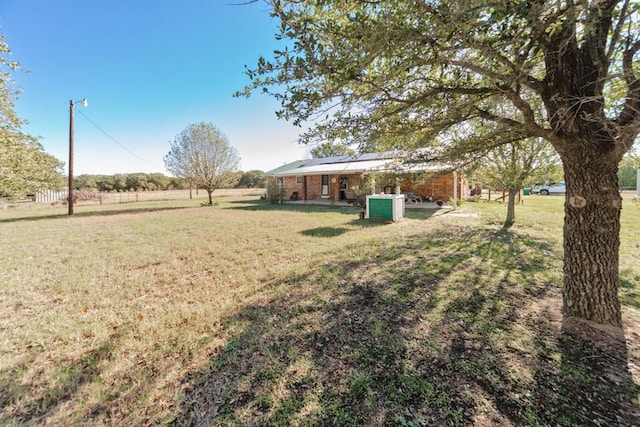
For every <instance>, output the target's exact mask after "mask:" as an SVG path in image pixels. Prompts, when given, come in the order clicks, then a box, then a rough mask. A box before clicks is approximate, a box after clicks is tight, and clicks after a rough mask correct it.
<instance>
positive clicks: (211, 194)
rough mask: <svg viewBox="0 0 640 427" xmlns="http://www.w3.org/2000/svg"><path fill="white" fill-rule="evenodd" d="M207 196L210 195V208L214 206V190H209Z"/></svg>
mask: <svg viewBox="0 0 640 427" xmlns="http://www.w3.org/2000/svg"><path fill="white" fill-rule="evenodd" d="M207 194H209V206H213V190H209V189H207Z"/></svg>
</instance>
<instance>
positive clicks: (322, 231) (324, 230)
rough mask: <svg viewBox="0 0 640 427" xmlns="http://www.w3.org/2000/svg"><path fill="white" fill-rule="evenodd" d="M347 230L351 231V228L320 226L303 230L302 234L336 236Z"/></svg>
mask: <svg viewBox="0 0 640 427" xmlns="http://www.w3.org/2000/svg"><path fill="white" fill-rule="evenodd" d="M347 231H349V229H348V228H344V227H318V228H312V229H310V230H304V231H301V232H300V234H302V235H303V236H310V237H336V236H340V235H341V234H344V233H346V232H347Z"/></svg>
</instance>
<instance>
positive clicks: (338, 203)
mask: <svg viewBox="0 0 640 427" xmlns="http://www.w3.org/2000/svg"><path fill="white" fill-rule="evenodd" d="M283 203H287V204H292V205H320V206H335V207H342V208H346V207H356V206H354V204H353V203H349V202H347V201H346V200H331V199H310V200H284V202H283ZM404 206H405V209H424V210H426V209H433V210H435V209H453V206H449V205H446V204H445V205H442V206H439V205H438V204H437V203H436V202H422V203H411V202H409V203H405V204H404Z"/></svg>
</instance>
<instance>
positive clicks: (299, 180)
mask: <svg viewBox="0 0 640 427" xmlns="http://www.w3.org/2000/svg"><path fill="white" fill-rule="evenodd" d="M296 184H298V185H302V177H301V176H296Z"/></svg>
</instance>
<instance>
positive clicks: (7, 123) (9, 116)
mask: <svg viewBox="0 0 640 427" xmlns="http://www.w3.org/2000/svg"><path fill="white" fill-rule="evenodd" d="M10 55H11V51H10V50H9V47H8V45H7V44H6V43H5V41H4V37H3V36H0V195H5V196H13V197H19V196H24V195H26V194H33V193H35V192H36V191H37V190H39V189H43V188H54V189H56V188H60V187H61V186H62V185H63V177H62V167H63V163H62V162H61V161H60V160H58V159H56V158H55V157H53V156H52V155H50V154H47V153H45V152H44V149H43V147H42V145H41V144H40V143H39V142H38V140H37V139H36V138H34V137H33V136H31V135H27V134H25V133H24V132H22V130H21V128H22V125H23V124H24V122H23V121H22V120H21V119H20V118H18V116H17V115H16V114H15V111H14V109H13V107H14V100H15V97H16V96H17V89H15V88H14V86H13V84H14V80H13V78H12V77H11V75H12V73H13V72H15V71H17V70H19V69H20V65H19V64H18V63H17V62H15V61H11V60H10V59H8V57H9V56H10Z"/></svg>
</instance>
